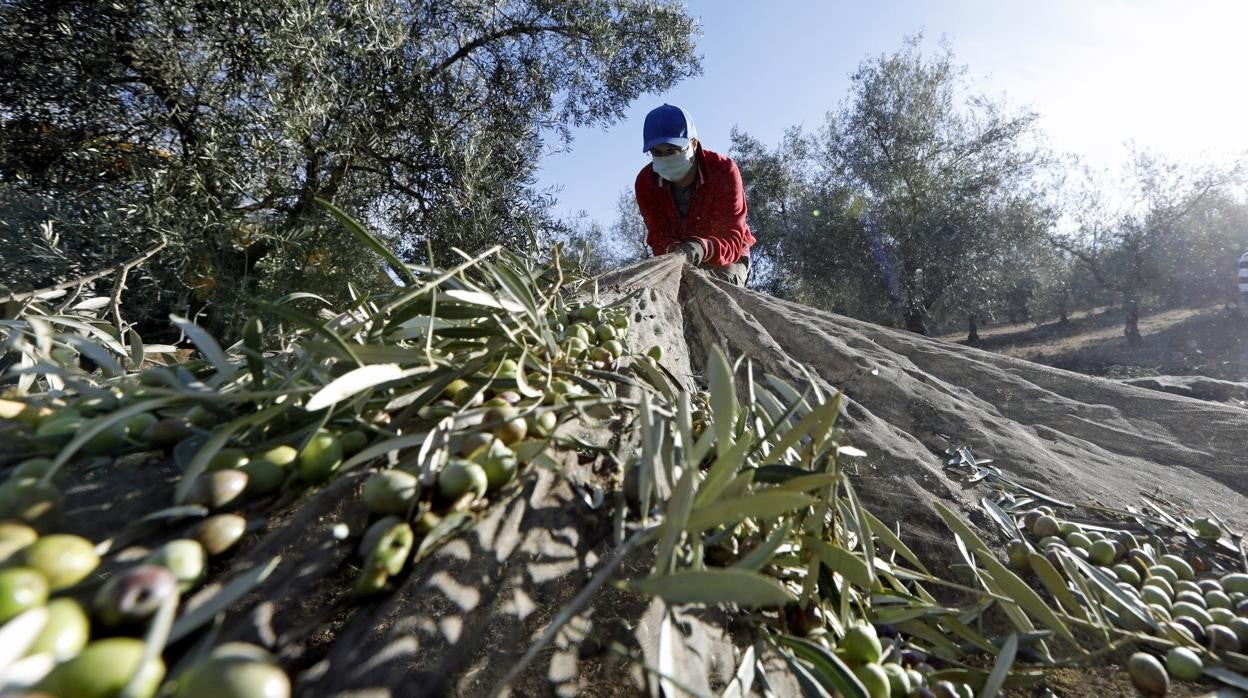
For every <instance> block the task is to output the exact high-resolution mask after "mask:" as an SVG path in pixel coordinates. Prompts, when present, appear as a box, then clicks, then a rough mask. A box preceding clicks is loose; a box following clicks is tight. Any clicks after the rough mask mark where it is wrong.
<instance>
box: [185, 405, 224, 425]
mask: <svg viewBox="0 0 1248 698" xmlns="http://www.w3.org/2000/svg"><path fill="white" fill-rule="evenodd" d="M186 421H188V422H190V423H191V424H193V425H195V426H197V427H199V428H200V429H211V428H213V427H215V426H216V425H217V423H218V422H220V421H221V418H220V417H219V416H217V413H216V412H213V411H212V410H210V409H208V408H207V407H204V406H203V405H195V406H194V407H192V408H191V409H189V410H187V412H186Z"/></svg>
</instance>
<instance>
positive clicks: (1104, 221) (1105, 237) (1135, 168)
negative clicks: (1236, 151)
mask: <svg viewBox="0 0 1248 698" xmlns="http://www.w3.org/2000/svg"><path fill="white" fill-rule="evenodd" d="M1101 176H1103V175H1098V174H1097V173H1088V172H1085V173H1084V175H1083V177H1082V178H1081V179H1080V180H1077V181H1076V185H1075V189H1076V191H1077V192H1078V193H1077V194H1076V198H1077V200H1078V203H1077V204H1076V205H1075V218H1076V220H1077V222H1078V225H1077V226H1076V227H1074V228H1073V229H1071V230H1069V231H1067V232H1066V233H1065V234H1064V235H1061V236H1058V237H1056V238H1055V243H1056V244H1057V245H1059V246H1061V247H1062V249H1064V250H1066V251H1067V252H1069V253H1070V254H1071V255H1073V256H1074V257H1075V258H1076V259H1078V260H1079V262H1080V263H1081V264H1083V265H1084V266H1085V267H1086V268H1087V269H1088V271H1089V272H1090V273H1091V274H1092V276H1093V277H1094V278H1095V279H1096V281H1097V283H1098V284H1099V285H1100V286H1101V287H1102V288H1104V289H1106V290H1109V291H1112V292H1113V293H1115V294H1116V295H1117V296H1118V297H1119V298H1120V300H1121V304H1122V310H1123V318H1124V320H1123V335H1124V336H1125V337H1126V338H1127V341H1128V342H1130V343H1132V344H1138V343H1139V342H1140V341H1142V337H1141V335H1140V330H1139V320H1140V311H1141V305H1142V304H1145V303H1148V302H1149V301H1151V300H1153V299H1158V298H1168V299H1170V300H1171V301H1172V302H1173V301H1175V300H1177V299H1179V298H1182V297H1184V296H1185V295H1187V294H1186V292H1185V289H1191V290H1195V289H1196V288H1198V287H1200V286H1201V285H1208V284H1210V283H1212V284H1213V285H1214V287H1215V288H1216V285H1217V282H1216V281H1214V280H1213V279H1212V277H1213V276H1214V275H1218V274H1221V275H1225V279H1226V280H1227V281H1224V282H1223V284H1224V285H1223V288H1225V287H1226V284H1227V283H1228V282H1229V280H1230V279H1231V278H1232V275H1231V273H1230V271H1229V270H1230V269H1231V268H1232V267H1233V260H1234V252H1235V251H1234V249H1233V243H1232V240H1233V239H1234V237H1235V236H1236V235H1237V234H1242V233H1240V232H1239V231H1236V230H1235V229H1234V224H1236V223H1238V222H1241V221H1243V220H1244V218H1245V212H1244V210H1243V207H1242V204H1239V205H1237V204H1236V203H1235V201H1234V199H1233V198H1232V197H1231V195H1230V191H1231V188H1232V186H1233V185H1234V184H1235V183H1237V182H1239V181H1241V178H1242V168H1241V166H1240V165H1238V164H1235V165H1231V166H1219V165H1216V164H1202V165H1191V166H1189V165H1184V164H1182V163H1180V162H1177V161H1174V160H1170V159H1167V158H1164V157H1162V156H1159V155H1156V154H1154V153H1150V152H1148V151H1144V150H1135V151H1133V152H1132V157H1131V160H1130V162H1129V164H1128V170H1127V175H1126V185H1125V189H1126V195H1125V196H1121V195H1119V196H1112V195H1111V194H1110V193H1108V192H1107V189H1106V185H1104V184H1102V183H1100V181H1099V180H1100V177H1101ZM1115 199H1117V202H1116V203H1115ZM1201 270H1206V271H1201Z"/></svg>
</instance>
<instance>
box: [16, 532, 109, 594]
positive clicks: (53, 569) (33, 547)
mask: <svg viewBox="0 0 1248 698" xmlns="http://www.w3.org/2000/svg"><path fill="white" fill-rule="evenodd" d="M22 562H23V564H25V565H26V566H27V567H30V568H31V569H36V570H39V572H40V573H41V574H43V576H44V577H46V578H47V580H48V587H49V588H50V589H51V590H52V591H58V590H60V589H65V588H68V587H71V586H73V585H75V584H77V583H78V582H81V581H82V580H84V579H86V578H87V576H89V575H90V574H91V573H92V572H94V571H95V568H97V567H99V566H100V556H99V555H97V554H96V552H95V544H94V543H92V542H91V541H89V540H87V539H86V538H82V537H81V536H75V535H70V534H68V533H55V534H52V535H50V536H43V537H42V538H40V539H39V540H37V541H35V542H34V543H31V544H30V545H29V546H27V547H26V549H25V550H23V551H22Z"/></svg>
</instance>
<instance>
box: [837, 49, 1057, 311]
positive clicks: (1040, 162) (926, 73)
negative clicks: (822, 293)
mask: <svg viewBox="0 0 1248 698" xmlns="http://www.w3.org/2000/svg"><path fill="white" fill-rule="evenodd" d="M920 42H921V37H917V36H916V37H911V38H908V39H907V40H906V42H905V46H904V47H903V48H902V49H901V50H899V51H897V52H895V53H892V54H887V55H882V56H880V57H878V58H875V59H871V60H867V61H865V62H864V63H862V64H861V65H860V66H859V68H858V69H857V71H856V72H855V73H854V74H853V75H852V76H851V78H850V83H851V84H850V96H849V98H848V99H847V100H846V101H845V102H844V103H843V104H842V105H841V106H840V107H839V108H838V109H837V110H836V111H834V112H833V113H831V114H830V115H829V118H828V121H827V124H826V127H825V129H824V131H823V133H822V134H821V138H820V144H819V150H818V152H819V156H820V158H821V159H822V169H823V170H824V171H825V172H827V173H828V175H829V178H830V179H831V180H833V181H836V180H839V181H841V182H843V183H844V185H845V187H847V188H850V189H852V190H853V191H854V192H855V193H856V195H857V196H858V197H860V198H861V200H862V203H861V214H860V219H861V221H862V230H863V231H864V232H865V234H866V235H867V236H868V238H869V246H870V248H871V249H872V251H873V254H874V255H875V256H876V257H877V258H878V262H877V266H878V267H879V268H880V270H881V274H882V275H883V276H884V277H885V283H886V285H887V287H888V288H890V289H895V298H896V302H895V307H896V312H897V315H898V319H899V321H900V322H901V324H902V325H903V326H905V327H906V328H907V329H910V330H912V331H915V332H920V333H926V332H927V328H928V323H929V314H930V313H931V312H932V311H933V310H934V309H935V308H937V307H938V306H939V305H940V304H941V303H942V302H944V301H948V299H949V297H950V296H951V295H952V294H955V293H957V292H958V290H959V288H961V284H960V282H961V281H962V280H966V279H974V278H979V277H981V276H983V275H985V274H987V273H989V268H990V267H991V265H992V264H995V263H998V262H999V260H1001V259H1002V258H1003V257H1002V254H1001V253H1000V251H999V248H1000V247H1001V246H1003V245H1005V246H1019V247H1021V246H1025V245H1026V244H1027V243H1028V240H1029V239H1031V238H1034V237H1035V236H1036V235H1039V234H1040V233H1041V232H1042V231H1043V230H1044V228H1045V226H1046V224H1047V222H1046V221H1045V217H1046V216H1048V215H1049V214H1048V212H1047V209H1046V207H1045V206H1044V205H1042V199H1043V195H1044V192H1043V191H1042V190H1041V189H1040V187H1039V186H1038V185H1037V182H1036V179H1035V175H1036V174H1037V172H1038V171H1039V169H1040V168H1041V167H1042V166H1044V165H1045V164H1046V162H1047V161H1046V158H1045V154H1044V151H1043V150H1042V149H1041V147H1040V146H1039V145H1038V143H1037V141H1036V139H1035V136H1037V135H1038V134H1037V129H1036V119H1037V117H1036V114H1034V113H1032V112H1026V111H1023V112H1017V113H1013V112H1010V111H1009V110H1008V109H1007V108H1006V107H1005V105H1004V104H1002V103H1001V102H999V101H994V100H992V99H989V98H987V97H982V96H970V97H963V95H964V94H967V93H968V92H969V89H970V85H969V84H968V81H967V78H966V69H965V68H964V67H961V66H957V65H955V64H954V63H953V54H952V51H951V50H950V48H949V47H948V46H947V45H942V46H941V47H940V48H939V50H938V51H937V52H936V53H935V54H934V55H931V56H925V55H924V54H923V53H922V52H921V51H920V48H919V44H920ZM1023 213H1025V214H1027V215H1030V216H1035V217H1038V218H1037V220H1036V221H1032V222H1028V223H1027V224H1025V225H1016V224H1011V223H1009V221H1010V219H1011V218H1012V217H1014V216H1017V215H1020V214H1023Z"/></svg>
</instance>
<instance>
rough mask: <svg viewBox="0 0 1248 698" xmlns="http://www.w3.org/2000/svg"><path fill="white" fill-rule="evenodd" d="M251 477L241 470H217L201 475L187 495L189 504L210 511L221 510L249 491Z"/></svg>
mask: <svg viewBox="0 0 1248 698" xmlns="http://www.w3.org/2000/svg"><path fill="white" fill-rule="evenodd" d="M249 480H250V476H248V475H247V473H245V472H243V471H241V470H215V471H212V472H207V473H200V475H199V476H198V477H196V478H195V482H194V483H193V484H192V485H191V488H190V491H189V493H188V495H187V502H189V503H191V504H199V505H201V506H205V507H208V508H209V509H220V508H222V507H224V506H228V505H230V504H232V503H234V502H235V501H237V500H238V498H239V497H241V496H242V495H243V493H244V492H246V491H247V483H248V481H249Z"/></svg>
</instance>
